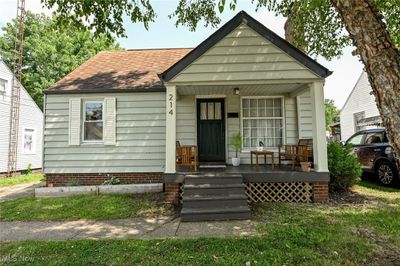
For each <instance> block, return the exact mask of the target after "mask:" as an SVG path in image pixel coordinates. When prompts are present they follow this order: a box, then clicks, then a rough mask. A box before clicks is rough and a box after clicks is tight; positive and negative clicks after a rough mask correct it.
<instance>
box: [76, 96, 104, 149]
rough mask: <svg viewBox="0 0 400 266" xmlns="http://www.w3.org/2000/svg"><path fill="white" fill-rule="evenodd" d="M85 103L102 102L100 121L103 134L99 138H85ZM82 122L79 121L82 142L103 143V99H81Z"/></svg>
mask: <svg viewBox="0 0 400 266" xmlns="http://www.w3.org/2000/svg"><path fill="white" fill-rule="evenodd" d="M87 103H101V104H102V114H101V116H102V119H103V120H102V123H103V135H102V139H101V140H85V121H86V120H85V119H86V104H87ZM82 104H83V106H82V109H83V111H82V123H81V131H82V133H81V134H82V144H83V145H85V144H104V100H83V101H82Z"/></svg>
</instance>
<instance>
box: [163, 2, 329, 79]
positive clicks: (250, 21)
mask: <svg viewBox="0 0 400 266" xmlns="http://www.w3.org/2000/svg"><path fill="white" fill-rule="evenodd" d="M242 23H244V24H246V25H247V26H248V27H250V28H251V29H252V30H254V31H255V32H257V33H258V34H260V35H261V36H262V37H264V38H265V39H267V40H268V41H270V42H271V43H273V44H274V45H276V46H277V47H278V48H280V49H281V50H282V51H284V52H285V53H286V54H288V55H289V56H291V57H293V58H294V59H295V60H297V61H298V62H299V63H301V64H302V65H304V66H305V67H307V68H308V69H310V70H311V71H312V72H314V73H315V74H316V75H318V76H319V77H321V78H326V77H328V76H329V75H331V74H332V73H333V72H332V71H330V70H328V69H327V68H325V67H324V66H322V65H321V64H319V63H318V62H317V61H315V60H314V59H312V58H311V57H309V56H308V55H306V54H304V53H303V52H302V51H300V50H299V49H297V48H296V47H294V46H293V45H292V44H290V43H289V42H288V41H286V40H285V39H283V38H281V37H280V36H279V35H277V34H276V33H274V32H273V31H271V30H270V29H268V28H267V27H265V26H264V25H263V24H261V23H260V22H259V21H257V20H256V19H254V18H253V17H252V16H250V15H249V14H247V13H246V12H245V11H244V10H241V11H239V12H238V13H237V14H236V15H235V16H234V17H233V18H232V19H231V20H229V21H228V22H227V23H225V24H224V25H222V26H221V28H219V29H218V30H217V31H215V32H214V33H213V34H211V35H210V36H209V37H208V38H207V39H205V40H204V41H203V42H202V43H200V44H199V45H198V46H197V47H196V48H194V49H193V50H192V51H191V52H189V53H188V54H187V55H186V56H184V57H183V58H182V59H181V60H179V61H178V62H176V63H175V64H173V65H172V66H171V67H170V68H168V69H167V70H165V71H164V72H163V73H161V74H160V75H159V77H160V79H162V80H163V81H166V82H168V81H170V80H172V79H173V78H174V77H175V76H176V75H178V74H179V73H180V72H181V71H182V70H183V69H185V68H186V67H187V66H189V65H190V64H191V63H193V62H194V61H195V60H196V59H198V58H199V57H200V56H201V55H203V54H204V53H206V52H207V51H208V50H209V49H210V48H211V47H213V46H214V45H215V44H217V43H218V42H219V41H220V40H221V39H223V38H224V37H225V36H227V35H228V34H229V33H231V32H232V31H233V30H234V29H236V28H237V27H238V26H239V25H240V24H242Z"/></svg>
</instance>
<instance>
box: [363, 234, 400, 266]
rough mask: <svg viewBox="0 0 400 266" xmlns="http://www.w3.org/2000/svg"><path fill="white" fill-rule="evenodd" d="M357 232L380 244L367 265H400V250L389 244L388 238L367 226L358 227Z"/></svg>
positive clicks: (377, 244)
mask: <svg viewBox="0 0 400 266" xmlns="http://www.w3.org/2000/svg"><path fill="white" fill-rule="evenodd" d="M357 234H358V235H360V236H362V237H365V238H367V239H368V240H369V241H370V242H371V243H373V244H375V245H376V246H378V250H377V251H375V252H373V254H371V256H370V257H369V260H368V263H366V264H365V265H400V251H399V250H397V249H396V248H394V247H392V246H391V245H389V244H388V242H387V240H386V239H383V238H382V237H380V236H379V235H377V234H376V233H374V232H372V230H370V229H367V228H358V230H357Z"/></svg>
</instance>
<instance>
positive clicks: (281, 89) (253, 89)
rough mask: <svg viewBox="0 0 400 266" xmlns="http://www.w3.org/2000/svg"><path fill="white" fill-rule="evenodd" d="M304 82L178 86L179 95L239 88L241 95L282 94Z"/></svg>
mask: <svg viewBox="0 0 400 266" xmlns="http://www.w3.org/2000/svg"><path fill="white" fill-rule="evenodd" d="M302 86H304V83H291V84H254V85H199V86H178V87H177V92H178V94H179V95H229V94H233V89H234V88H239V90H240V95H241V96H253V95H255V96H256V95H282V94H287V93H291V92H294V91H296V90H297V89H299V88H300V87H302Z"/></svg>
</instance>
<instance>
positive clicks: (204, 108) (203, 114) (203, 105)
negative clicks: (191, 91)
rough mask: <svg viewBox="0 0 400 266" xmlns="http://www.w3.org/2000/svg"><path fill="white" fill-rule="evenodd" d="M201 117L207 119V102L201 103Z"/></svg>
mask: <svg viewBox="0 0 400 266" xmlns="http://www.w3.org/2000/svg"><path fill="white" fill-rule="evenodd" d="M200 119H201V120H207V103H200Z"/></svg>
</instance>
